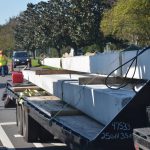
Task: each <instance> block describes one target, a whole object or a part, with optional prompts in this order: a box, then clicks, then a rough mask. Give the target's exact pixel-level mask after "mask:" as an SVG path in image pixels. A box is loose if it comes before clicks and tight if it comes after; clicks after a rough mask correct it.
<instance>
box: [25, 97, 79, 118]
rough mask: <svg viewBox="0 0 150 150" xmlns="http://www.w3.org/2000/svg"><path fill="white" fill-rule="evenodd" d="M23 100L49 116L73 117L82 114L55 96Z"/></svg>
mask: <svg viewBox="0 0 150 150" xmlns="http://www.w3.org/2000/svg"><path fill="white" fill-rule="evenodd" d="M25 99H26V100H27V101H28V102H30V103H32V105H34V106H35V107H37V108H39V109H40V110H42V111H44V112H47V113H49V114H50V115H51V116H55V115H56V116H73V115H81V114H82V113H81V111H79V110H77V109H76V108H73V107H71V106H70V105H69V104H67V103H65V102H64V101H63V100H60V99H59V98H58V97H56V96H38V97H35V96H34V97H25Z"/></svg>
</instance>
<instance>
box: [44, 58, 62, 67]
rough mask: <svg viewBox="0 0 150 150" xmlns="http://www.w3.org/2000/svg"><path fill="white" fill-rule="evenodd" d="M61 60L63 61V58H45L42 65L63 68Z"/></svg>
mask: <svg viewBox="0 0 150 150" xmlns="http://www.w3.org/2000/svg"><path fill="white" fill-rule="evenodd" d="M60 60H61V58H45V59H44V60H43V61H42V64H43V65H45V66H51V67H56V68H61V64H60Z"/></svg>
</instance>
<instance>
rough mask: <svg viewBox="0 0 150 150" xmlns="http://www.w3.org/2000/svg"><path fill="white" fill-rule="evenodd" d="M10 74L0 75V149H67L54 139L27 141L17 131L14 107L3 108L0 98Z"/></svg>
mask: <svg viewBox="0 0 150 150" xmlns="http://www.w3.org/2000/svg"><path fill="white" fill-rule="evenodd" d="M8 79H11V75H8V76H5V77H1V76H0V150H2V149H5V148H6V149H11V150H12V149H13V150H15V149H16V150H34V149H38V150H47V149H48V150H69V149H68V148H67V147H66V145H65V144H63V143H58V141H54V142H53V143H27V142H26V141H25V140H24V138H23V137H22V136H21V135H20V134H19V133H18V128H17V125H16V109H15V108H4V103H3V101H2V100H1V97H2V94H3V92H4V89H5V84H6V82H7V80H8Z"/></svg>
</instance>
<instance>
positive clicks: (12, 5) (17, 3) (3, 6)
mask: <svg viewBox="0 0 150 150" xmlns="http://www.w3.org/2000/svg"><path fill="white" fill-rule="evenodd" d="M40 1H48V0H0V25H3V24H5V23H6V22H8V21H9V18H11V17H15V16H18V15H19V13H20V12H22V11H24V10H26V8H27V4H28V3H33V4H37V3H38V2H40Z"/></svg>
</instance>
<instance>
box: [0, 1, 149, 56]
mask: <svg viewBox="0 0 150 150" xmlns="http://www.w3.org/2000/svg"><path fill="white" fill-rule="evenodd" d="M149 16H150V3H149V0H140V1H139V0H116V1H115V0H107V1H106V0H80V1H78V0H50V1H48V2H42V1H41V2H39V3H38V4H35V5H34V4H32V3H29V4H28V5H27V9H26V10H25V11H24V12H21V13H20V15H19V16H17V17H16V18H13V19H10V21H9V22H8V23H7V24H6V25H4V26H0V47H3V48H4V49H26V50H29V51H32V52H33V53H34V51H35V49H42V50H43V52H44V51H45V50H46V49H48V48H50V47H51V48H54V49H55V50H57V53H58V56H59V57H61V55H62V49H64V48H67V47H72V48H74V50H75V54H77V50H78V49H79V48H87V49H88V47H90V49H93V48H95V49H98V50H99V51H103V48H104V46H105V45H106V44H107V43H108V42H111V44H112V45H113V46H114V48H115V49H120V48H125V47H127V46H128V45H130V44H136V45H138V46H144V45H148V44H150V39H149V38H150V30H149V26H150V17H149ZM3 32H5V33H8V37H6V35H7V34H5V33H3ZM4 35H5V36H4ZM4 37H6V38H7V40H5V39H4ZM6 41H7V44H6ZM4 43H5V44H4Z"/></svg>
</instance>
